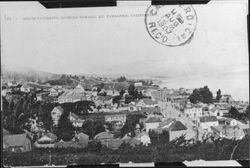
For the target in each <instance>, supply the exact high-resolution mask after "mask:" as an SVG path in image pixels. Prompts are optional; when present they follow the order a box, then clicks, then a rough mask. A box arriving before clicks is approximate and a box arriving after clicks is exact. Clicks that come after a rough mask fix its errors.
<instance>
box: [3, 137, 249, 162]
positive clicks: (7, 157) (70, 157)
mask: <svg viewBox="0 0 250 168" xmlns="http://www.w3.org/2000/svg"><path fill="white" fill-rule="evenodd" d="M160 141H161V142H160ZM187 144H188V141H186V140H185V139H184V138H183V137H180V138H178V139H176V140H173V141H171V142H164V141H162V140H160V139H159V141H158V142H157V143H153V144H151V145H149V146H143V145H137V146H135V147H132V146H129V145H128V144H122V145H121V146H120V147H119V148H118V149H117V150H111V149H109V148H107V147H106V146H102V145H101V144H100V143H98V142H96V141H92V142H90V143H89V145H88V147H86V148H84V149H70V148H68V149H51V163H53V164H55V165H65V164H67V165H69V164H72V163H75V164H100V163H118V162H121V163H127V162H129V161H132V162H135V163H141V162H174V161H178V162H181V161H185V160H189V161H190V160H199V159H202V160H230V159H233V160H238V159H240V160H245V159H249V135H247V136H246V137H245V138H243V139H242V140H240V141H238V140H229V139H213V138H210V139H206V140H204V141H203V142H199V141H198V142H197V143H194V144H192V145H187ZM49 160H50V158H49V149H35V150H33V151H31V152H26V153H23V154H21V155H20V154H18V153H17V154H15V153H7V152H4V153H3V162H4V164H5V165H12V166H16V165H18V166H20V165H23V166H26V165H45V164H48V163H49Z"/></svg>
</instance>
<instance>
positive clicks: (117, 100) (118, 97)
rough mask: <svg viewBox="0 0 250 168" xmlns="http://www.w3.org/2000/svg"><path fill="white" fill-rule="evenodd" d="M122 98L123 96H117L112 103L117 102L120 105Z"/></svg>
mask: <svg viewBox="0 0 250 168" xmlns="http://www.w3.org/2000/svg"><path fill="white" fill-rule="evenodd" d="M120 100H121V96H120V95H119V96H115V97H114V98H113V99H112V103H113V104H115V103H117V104H118V105H119V104H120Z"/></svg>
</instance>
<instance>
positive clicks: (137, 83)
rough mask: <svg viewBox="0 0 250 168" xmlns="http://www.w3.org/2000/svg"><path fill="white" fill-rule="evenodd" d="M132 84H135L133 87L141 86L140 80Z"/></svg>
mask: <svg viewBox="0 0 250 168" xmlns="http://www.w3.org/2000/svg"><path fill="white" fill-rule="evenodd" d="M134 85H135V87H137V86H142V82H136V83H135V84H134Z"/></svg>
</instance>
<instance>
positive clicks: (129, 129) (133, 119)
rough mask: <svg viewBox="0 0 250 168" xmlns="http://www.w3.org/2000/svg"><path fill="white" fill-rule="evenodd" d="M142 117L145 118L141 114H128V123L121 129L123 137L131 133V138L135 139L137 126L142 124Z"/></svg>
mask: <svg viewBox="0 0 250 168" xmlns="http://www.w3.org/2000/svg"><path fill="white" fill-rule="evenodd" d="M142 117H144V116H143V115H140V114H128V115H127V119H126V122H125V124H124V126H123V127H122V129H121V136H122V137H123V136H124V135H125V134H127V133H131V136H132V137H133V136H134V135H135V133H134V130H135V126H136V124H139V123H140V118H142Z"/></svg>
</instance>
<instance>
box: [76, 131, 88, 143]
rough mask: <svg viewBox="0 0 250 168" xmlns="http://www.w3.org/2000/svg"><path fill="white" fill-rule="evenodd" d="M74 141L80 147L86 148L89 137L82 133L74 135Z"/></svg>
mask: <svg viewBox="0 0 250 168" xmlns="http://www.w3.org/2000/svg"><path fill="white" fill-rule="evenodd" d="M75 141H77V142H78V143H80V144H81V146H88V142H89V136H88V135H87V134H84V133H82V132H81V133H79V134H76V136H75Z"/></svg>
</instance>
